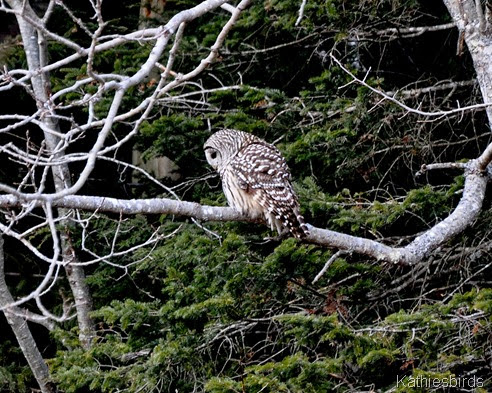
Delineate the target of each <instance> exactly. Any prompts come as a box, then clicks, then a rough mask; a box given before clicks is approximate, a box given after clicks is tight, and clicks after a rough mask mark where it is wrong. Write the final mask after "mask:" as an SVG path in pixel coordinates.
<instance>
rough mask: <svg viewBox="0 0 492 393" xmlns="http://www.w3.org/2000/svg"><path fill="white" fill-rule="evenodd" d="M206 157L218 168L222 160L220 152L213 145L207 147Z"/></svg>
mask: <svg viewBox="0 0 492 393" xmlns="http://www.w3.org/2000/svg"><path fill="white" fill-rule="evenodd" d="M205 157H206V158H207V162H208V163H209V164H210V166H211V167H212V168H214V169H215V170H217V168H218V167H219V164H220V160H221V156H220V152H219V151H218V150H216V149H214V148H213V147H206V148H205Z"/></svg>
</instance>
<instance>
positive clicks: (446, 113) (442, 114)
mask: <svg viewBox="0 0 492 393" xmlns="http://www.w3.org/2000/svg"><path fill="white" fill-rule="evenodd" d="M330 57H331V59H332V60H333V61H334V62H335V63H336V64H337V65H338V66H339V67H340V68H341V69H342V70H343V71H344V72H345V73H347V74H348V75H350V77H351V78H352V82H356V83H358V84H360V85H362V86H365V87H367V88H368V89H369V90H371V91H372V92H374V93H376V94H378V95H380V96H381V97H383V100H388V101H390V102H392V103H394V104H396V105H398V106H399V107H401V108H402V109H405V110H406V111H407V112H408V113H413V114H416V115H420V116H426V117H437V118H443V117H445V116H449V115H453V114H455V113H463V112H467V111H469V110H474V109H479V108H488V107H490V106H492V103H488V104H487V103H486V104H475V105H469V106H464V107H462V108H456V109H451V110H448V111H436V112H426V111H421V110H419V109H415V108H412V107H410V106H408V105H406V104H404V103H403V102H401V101H399V100H397V99H396V98H394V97H392V96H390V95H388V94H386V93H385V92H383V91H381V90H378V89H376V88H374V87H372V86H371V85H369V84H368V83H367V82H365V80H362V79H360V78H357V77H356V76H355V75H354V74H353V73H352V72H350V71H349V70H348V69H347V68H345V67H344V66H343V64H342V63H341V62H340V60H338V59H337V58H336V57H335V56H334V55H333V53H330ZM364 79H365V78H364Z"/></svg>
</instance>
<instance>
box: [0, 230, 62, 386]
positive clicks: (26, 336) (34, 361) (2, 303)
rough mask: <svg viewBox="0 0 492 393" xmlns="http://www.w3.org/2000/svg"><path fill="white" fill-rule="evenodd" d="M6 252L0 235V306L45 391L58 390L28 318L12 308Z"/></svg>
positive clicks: (12, 300)
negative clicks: (7, 278)
mask: <svg viewBox="0 0 492 393" xmlns="http://www.w3.org/2000/svg"><path fill="white" fill-rule="evenodd" d="M4 267H5V254H4V252H3V237H2V236H0V308H1V309H3V312H4V314H5V317H6V318H7V322H8V323H9V325H10V327H11V328H12V330H13V332H14V334H15V337H16V338H17V342H18V343H19V347H20V348H21V350H22V353H23V354H24V357H25V358H26V360H27V363H28V364H29V367H30V368H31V370H32V373H33V374H34V377H35V378H36V381H37V382H38V384H39V387H40V388H41V392H43V393H52V392H56V391H57V389H56V387H55V385H54V384H52V383H51V382H50V375H49V370H48V366H47V365H46V362H45V361H44V359H43V356H42V355H41V353H40V352H39V349H38V346H37V345H36V342H35V341H34V338H33V336H32V334H31V331H30V330H29V326H28V325H27V321H26V319H24V318H22V317H21V316H19V315H18V314H19V313H18V312H16V311H19V310H18V308H17V307H15V308H10V307H8V305H9V304H12V303H13V302H14V299H13V297H12V295H11V294H10V291H9V289H8V287H7V283H6V282H5V270H4Z"/></svg>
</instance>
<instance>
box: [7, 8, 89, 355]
mask: <svg viewBox="0 0 492 393" xmlns="http://www.w3.org/2000/svg"><path fill="white" fill-rule="evenodd" d="M7 2H8V4H9V5H10V7H12V9H14V10H16V11H18V12H19V13H16V18H17V23H18V25H19V29H20V32H21V36H22V42H23V44H24V51H25V53H26V58H27V64H28V68H29V71H31V72H32V73H33V77H32V78H31V83H32V89H33V92H34V95H35V98H36V103H37V106H38V108H39V109H45V110H46V111H47V112H48V110H47V108H48V102H49V97H50V95H51V83H50V80H49V75H48V74H47V73H46V72H44V73H39V74H36V71H37V70H39V69H41V67H43V66H44V65H46V63H47V59H48V51H47V47H46V41H45V38H44V37H43V35H42V33H41V32H39V31H38V30H37V29H36V28H34V27H33V26H32V25H31V24H30V23H28V22H27V21H26V19H25V18H24V17H25V16H27V17H28V18H29V19H31V20H35V21H37V22H38V23H39V24H42V21H41V20H40V19H39V18H38V16H37V15H36V14H35V12H34V11H33V10H32V8H31V6H30V5H29V3H28V2H22V1H18V0H8V1H7ZM43 122H44V124H45V125H46V126H47V127H48V128H49V129H51V130H54V131H57V132H60V127H59V124H58V122H57V121H56V119H55V118H53V117H52V116H50V114H49V113H46V116H44V118H43ZM44 138H45V141H46V148H47V149H48V150H49V151H50V152H56V151H57V146H58V143H59V140H58V138H57V137H56V136H55V135H53V134H50V133H49V132H44ZM61 154H63V153H61V152H56V153H53V156H54V158H57V157H59V156H60V155H61ZM52 174H53V182H54V185H55V190H56V191H57V192H58V191H61V190H63V189H65V188H68V187H70V186H71V179H70V171H69V168H68V165H66V164H62V165H58V166H53V167H52ZM67 213H68V211H67V210H66V209H63V208H59V209H58V216H59V217H62V216H64V215H66V214H67ZM60 240H61V242H60V243H61V253H62V255H63V258H64V261H66V262H68V264H67V265H66V268H65V272H66V274H67V277H68V281H69V283H70V288H71V290H72V293H73V297H74V301H75V307H76V310H77V321H78V325H79V339H80V342H81V344H82V346H83V347H84V348H86V349H88V348H89V347H90V345H91V341H92V338H93V337H94V335H95V333H94V324H93V322H92V320H91V318H90V316H89V313H90V311H91V307H92V299H91V295H90V292H89V287H88V286H87V284H86V282H85V273H84V270H83V268H82V267H81V266H76V265H73V263H74V262H78V260H77V256H76V254H75V250H74V248H73V247H72V244H71V242H70V222H69V221H68V220H66V221H65V222H64V230H63V231H62V233H61V234H60Z"/></svg>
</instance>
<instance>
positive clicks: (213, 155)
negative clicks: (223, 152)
mask: <svg viewBox="0 0 492 393" xmlns="http://www.w3.org/2000/svg"><path fill="white" fill-rule="evenodd" d="M210 158H211V159H212V160H215V159H216V158H217V152H216V151H212V153H210Z"/></svg>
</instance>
